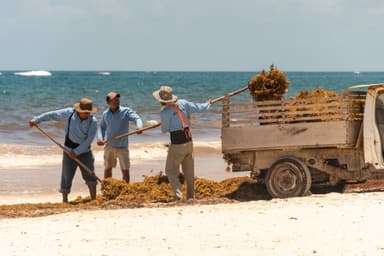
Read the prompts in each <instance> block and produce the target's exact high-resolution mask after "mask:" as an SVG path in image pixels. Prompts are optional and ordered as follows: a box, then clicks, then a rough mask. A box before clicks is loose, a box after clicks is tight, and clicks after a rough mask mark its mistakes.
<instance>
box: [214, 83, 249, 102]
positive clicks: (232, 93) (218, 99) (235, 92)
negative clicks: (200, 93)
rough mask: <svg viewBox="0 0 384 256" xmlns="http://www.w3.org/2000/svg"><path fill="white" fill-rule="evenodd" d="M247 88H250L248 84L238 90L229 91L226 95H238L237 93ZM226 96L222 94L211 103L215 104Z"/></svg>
mask: <svg viewBox="0 0 384 256" xmlns="http://www.w3.org/2000/svg"><path fill="white" fill-rule="evenodd" d="M247 89H248V86H245V87H243V88H241V89H239V90H236V91H233V92H230V93H227V94H226V95H228V96H229V97H231V96H234V95H236V94H239V93H241V92H243V91H245V90H247ZM224 97H225V96H221V97H219V98H216V99H213V100H211V104H215V103H216V102H218V101H220V100H223V99H224Z"/></svg>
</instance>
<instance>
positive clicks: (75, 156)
mask: <svg viewBox="0 0 384 256" xmlns="http://www.w3.org/2000/svg"><path fill="white" fill-rule="evenodd" d="M68 155H69V157H70V158H72V159H76V158H77V155H76V154H75V152H73V151H70V152H69V154H68Z"/></svg>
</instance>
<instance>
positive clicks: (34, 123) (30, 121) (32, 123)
mask: <svg viewBox="0 0 384 256" xmlns="http://www.w3.org/2000/svg"><path fill="white" fill-rule="evenodd" d="M28 124H29V127H30V128H32V127H33V126H35V125H36V121H35V120H33V119H32V120H29V122H28Z"/></svg>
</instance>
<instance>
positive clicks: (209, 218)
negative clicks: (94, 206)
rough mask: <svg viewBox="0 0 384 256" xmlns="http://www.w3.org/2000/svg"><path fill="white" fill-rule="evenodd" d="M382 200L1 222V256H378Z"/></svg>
mask: <svg viewBox="0 0 384 256" xmlns="http://www.w3.org/2000/svg"><path fill="white" fill-rule="evenodd" d="M382 198H384V193H365V194H337V193H331V194H326V195H313V196H310V197H305V198H291V199H285V200H280V199H275V200H271V201H254V202H247V203H237V204H220V205H203V206H200V205H192V206H176V207H168V208H141V209H126V210H107V211H105V210H100V211H81V212H73V213H66V214H58V215H52V216H48V217H41V218H19V219H0V247H1V255H82V256H83V255H199V256H201V255H348V256H352V255H384V229H383V228H382V226H383V225H382V219H383V215H384V204H383V203H382Z"/></svg>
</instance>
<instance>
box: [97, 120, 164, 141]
mask: <svg viewBox="0 0 384 256" xmlns="http://www.w3.org/2000/svg"><path fill="white" fill-rule="evenodd" d="M160 125H161V123H157V124H154V125H151V126H147V127H144V128H140V129H137V130H134V131H132V132H127V133H124V134H120V135H117V136H115V137H113V138H110V139H108V140H104V143H107V142H110V141H113V140H118V139H121V138H124V137H128V136H130V135H133V134H136V133H139V132H143V131H146V130H149V129H153V128H156V127H159V126H160Z"/></svg>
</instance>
